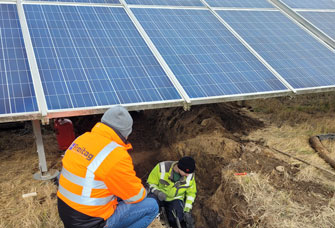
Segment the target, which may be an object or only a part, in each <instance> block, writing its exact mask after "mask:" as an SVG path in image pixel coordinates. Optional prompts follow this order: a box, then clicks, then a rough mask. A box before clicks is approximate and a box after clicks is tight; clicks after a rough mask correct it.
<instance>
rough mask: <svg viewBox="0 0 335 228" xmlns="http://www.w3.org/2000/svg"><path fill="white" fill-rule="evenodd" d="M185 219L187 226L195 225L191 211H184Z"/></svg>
mask: <svg viewBox="0 0 335 228" xmlns="http://www.w3.org/2000/svg"><path fill="white" fill-rule="evenodd" d="M184 221H185V222H186V227H187V228H193V227H194V219H193V217H192V214H191V212H185V213H184Z"/></svg>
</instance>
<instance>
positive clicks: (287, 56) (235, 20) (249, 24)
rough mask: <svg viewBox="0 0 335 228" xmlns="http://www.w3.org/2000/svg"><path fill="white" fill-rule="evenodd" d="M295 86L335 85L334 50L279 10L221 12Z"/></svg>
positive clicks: (301, 87)
mask: <svg viewBox="0 0 335 228" xmlns="http://www.w3.org/2000/svg"><path fill="white" fill-rule="evenodd" d="M218 14H219V15H220V16H221V17H222V18H223V19H224V20H225V21H226V22H227V23H228V24H229V25H230V26H232V27H233V29H235V30H236V31H237V32H238V33H239V34H240V35H241V36H242V38H243V39H245V40H246V42H248V43H249V44H250V45H251V46H252V47H253V48H254V49H255V50H256V51H257V52H258V53H259V54H260V55H261V56H262V57H263V58H264V59H265V60H266V61H267V62H268V63H269V64H270V65H271V66H272V67H273V68H274V69H275V70H276V71H277V72H278V73H279V74H280V75H281V76H282V77H283V78H284V79H286V80H287V81H288V82H289V84H290V85H292V86H293V87H294V88H296V89H310V88H313V87H321V86H335V71H334V69H335V58H334V53H333V52H332V51H330V50H329V49H328V48H326V47H325V46H324V45H322V44H321V43H320V42H319V41H317V40H316V39H315V38H313V37H312V36H310V35H309V34H308V33H307V32H306V31H304V30H303V29H302V28H300V27H299V26H298V25H297V24H295V23H293V22H292V21H291V20H289V19H288V18H287V17H285V16H284V15H283V14H281V13H280V12H279V11H218Z"/></svg>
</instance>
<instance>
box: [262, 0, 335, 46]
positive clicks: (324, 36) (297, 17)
mask: <svg viewBox="0 0 335 228" xmlns="http://www.w3.org/2000/svg"><path fill="white" fill-rule="evenodd" d="M268 1H269V2H271V3H272V4H273V5H275V6H276V7H277V8H278V9H280V10H281V11H283V12H285V13H286V14H288V15H289V16H290V17H292V18H293V19H294V20H296V21H297V22H299V23H300V24H301V25H302V26H304V27H305V28H307V29H308V30H309V31H310V32H312V33H313V34H314V35H315V36H317V37H318V38H320V39H321V40H322V41H323V42H324V43H326V44H327V45H328V46H330V47H331V48H333V49H335V41H334V40H333V39H332V38H330V37H329V36H328V35H327V34H325V33H324V32H322V31H321V30H320V29H318V28H317V27H316V26H314V25H313V24H312V23H310V22H309V21H307V20H306V19H305V18H304V17H302V16H301V15H300V14H299V13H297V12H295V11H294V10H293V9H291V8H290V7H289V6H288V5H286V4H285V3H283V2H282V1H280V0H268Z"/></svg>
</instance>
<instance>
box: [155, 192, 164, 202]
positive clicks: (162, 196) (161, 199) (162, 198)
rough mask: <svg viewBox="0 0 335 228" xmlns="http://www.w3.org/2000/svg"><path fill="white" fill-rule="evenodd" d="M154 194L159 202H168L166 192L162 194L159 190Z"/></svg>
mask: <svg viewBox="0 0 335 228" xmlns="http://www.w3.org/2000/svg"><path fill="white" fill-rule="evenodd" d="M154 194H155V195H156V196H157V198H158V200H159V201H165V200H166V194H165V193H164V192H161V191H159V190H155V191H154Z"/></svg>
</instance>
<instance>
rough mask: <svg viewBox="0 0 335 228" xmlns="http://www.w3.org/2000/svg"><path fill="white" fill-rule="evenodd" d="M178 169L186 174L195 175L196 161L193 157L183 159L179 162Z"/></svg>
mask: <svg viewBox="0 0 335 228" xmlns="http://www.w3.org/2000/svg"><path fill="white" fill-rule="evenodd" d="M178 168H179V169H180V170H182V171H184V172H185V173H193V172H194V170H195V161H194V159H193V158H191V157H187V156H186V157H182V158H181V159H180V160H179V161H178Z"/></svg>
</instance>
